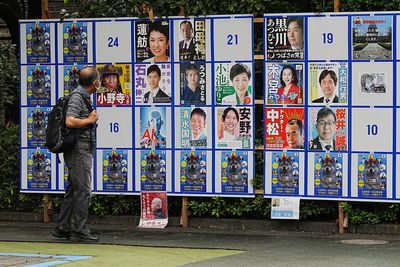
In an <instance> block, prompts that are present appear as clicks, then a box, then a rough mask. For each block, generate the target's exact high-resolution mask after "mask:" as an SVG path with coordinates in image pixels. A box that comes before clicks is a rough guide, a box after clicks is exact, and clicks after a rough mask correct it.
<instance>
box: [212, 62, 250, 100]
mask: <svg viewBox="0 0 400 267" xmlns="http://www.w3.org/2000/svg"><path fill="white" fill-rule="evenodd" d="M252 72H253V67H252V63H217V64H215V83H214V85H215V103H216V104H217V105H252V104H253V82H252V77H253V75H252Z"/></svg>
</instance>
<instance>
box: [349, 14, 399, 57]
mask: <svg viewBox="0 0 400 267" xmlns="http://www.w3.org/2000/svg"><path fill="white" fill-rule="evenodd" d="M392 24H393V23H392V16H391V15H390V16H353V17H352V30H353V44H352V46H353V59H355V60H379V59H392V35H393V25H392Z"/></svg>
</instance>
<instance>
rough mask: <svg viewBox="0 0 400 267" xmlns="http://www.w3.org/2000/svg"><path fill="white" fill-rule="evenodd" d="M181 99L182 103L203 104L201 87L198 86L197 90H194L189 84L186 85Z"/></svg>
mask: <svg viewBox="0 0 400 267" xmlns="http://www.w3.org/2000/svg"><path fill="white" fill-rule="evenodd" d="M181 101H182V104H187V105H197V104H203V103H202V101H201V94H200V88H196V90H195V91H194V92H193V91H192V90H191V89H190V88H189V86H187V85H186V86H185V88H184V89H183V94H182V96H181Z"/></svg>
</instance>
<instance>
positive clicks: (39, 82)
mask: <svg viewBox="0 0 400 267" xmlns="http://www.w3.org/2000/svg"><path fill="white" fill-rule="evenodd" d="M51 74H52V73H51V68H50V66H43V65H37V66H28V67H27V73H26V75H27V76H26V82H27V85H26V89H27V91H26V93H27V100H28V105H29V106H50V101H51V98H50V96H51V86H52V84H51V83H52V78H51Z"/></svg>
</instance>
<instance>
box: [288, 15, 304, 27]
mask: <svg viewBox="0 0 400 267" xmlns="http://www.w3.org/2000/svg"><path fill="white" fill-rule="evenodd" d="M292 22H296V23H297V25H299V27H300V28H301V30H303V18H301V17H289V18H287V20H286V26H287V27H289V24H290V23H292Z"/></svg>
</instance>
